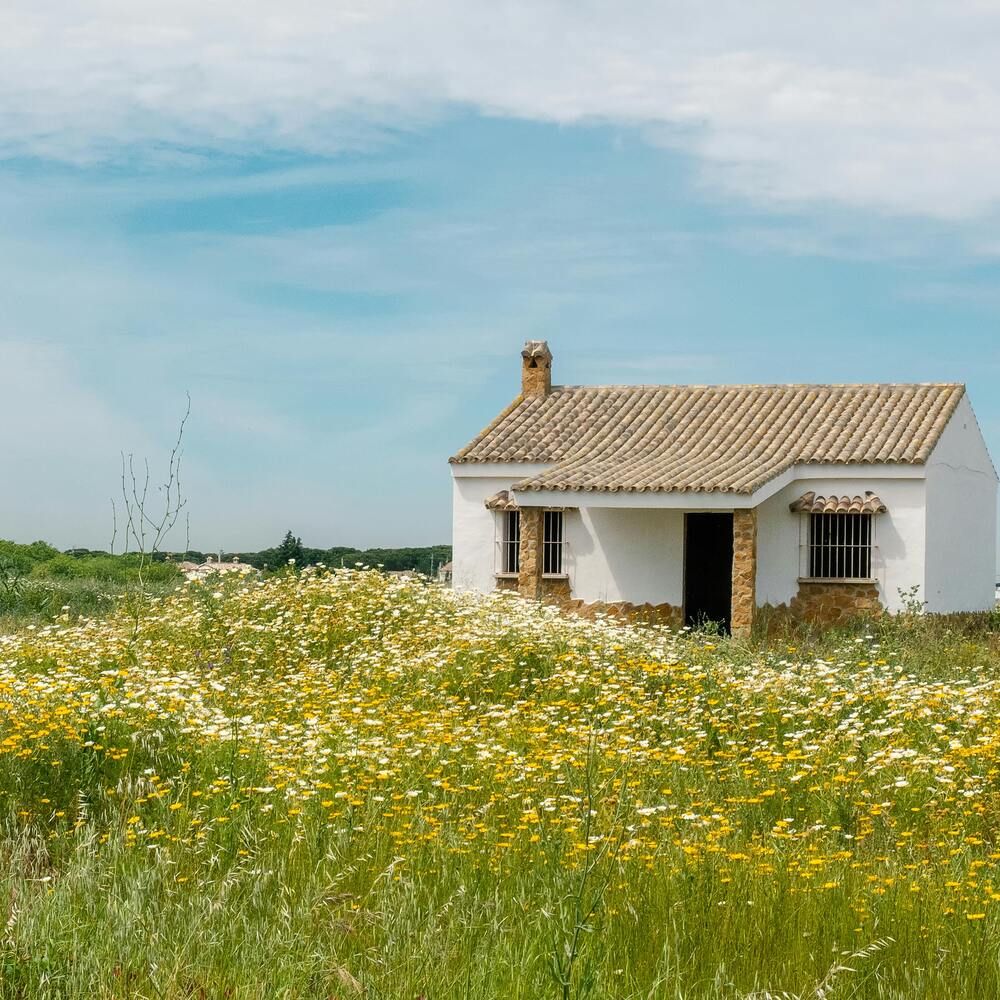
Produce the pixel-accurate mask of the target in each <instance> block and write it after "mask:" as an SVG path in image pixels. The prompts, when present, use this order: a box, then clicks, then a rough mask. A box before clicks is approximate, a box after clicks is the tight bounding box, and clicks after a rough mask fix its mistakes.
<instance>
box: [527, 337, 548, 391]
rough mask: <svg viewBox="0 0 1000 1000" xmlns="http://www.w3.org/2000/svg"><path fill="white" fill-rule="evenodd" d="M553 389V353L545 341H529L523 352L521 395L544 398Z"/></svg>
mask: <svg viewBox="0 0 1000 1000" xmlns="http://www.w3.org/2000/svg"><path fill="white" fill-rule="evenodd" d="M551 388H552V352H551V351H550V350H549V345H548V343H547V342H546V341H544V340H529V341H528V342H527V343H526V344H525V345H524V350H523V351H521V395H522V396H524V397H525V398H531V397H539V398H541V397H543V396H547V395H548V394H549V390H550V389H551Z"/></svg>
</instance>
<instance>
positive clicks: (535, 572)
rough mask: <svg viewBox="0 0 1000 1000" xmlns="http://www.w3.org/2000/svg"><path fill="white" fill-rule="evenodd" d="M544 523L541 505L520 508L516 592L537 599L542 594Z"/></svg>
mask: <svg viewBox="0 0 1000 1000" xmlns="http://www.w3.org/2000/svg"><path fill="white" fill-rule="evenodd" d="M544 525H545V516H544V511H543V509H542V508H541V507H522V508H521V543H520V546H519V548H518V567H519V570H518V576H517V592H518V593H519V594H520V595H521V596H522V597H531V598H533V599H534V600H536V601H537V600H539V599H540V598H541V596H542V591H543V587H542V532H543V531H544V530H545V529H544Z"/></svg>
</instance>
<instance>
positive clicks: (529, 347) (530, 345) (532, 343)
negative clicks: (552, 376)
mask: <svg viewBox="0 0 1000 1000" xmlns="http://www.w3.org/2000/svg"><path fill="white" fill-rule="evenodd" d="M521 357H522V358H524V359H525V361H528V360H530V359H531V358H551V357H552V352H551V351H550V350H549V342H548V341H547V340H528V341H525V344H524V350H523V351H521Z"/></svg>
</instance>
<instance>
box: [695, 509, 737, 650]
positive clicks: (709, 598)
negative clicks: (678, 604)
mask: <svg viewBox="0 0 1000 1000" xmlns="http://www.w3.org/2000/svg"><path fill="white" fill-rule="evenodd" d="M732 601H733V515H732V514H687V515H685V518H684V624H685V625H692V626H699V625H705V624H706V623H707V622H715V623H717V624H718V625H720V626H721V628H722V630H723V631H725V632H728V631H729V626H730V617H731V615H732Z"/></svg>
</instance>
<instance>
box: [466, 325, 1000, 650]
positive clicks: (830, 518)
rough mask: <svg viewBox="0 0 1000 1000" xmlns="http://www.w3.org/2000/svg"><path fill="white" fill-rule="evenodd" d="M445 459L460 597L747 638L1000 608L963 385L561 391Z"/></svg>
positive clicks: (528, 363)
mask: <svg viewBox="0 0 1000 1000" xmlns="http://www.w3.org/2000/svg"><path fill="white" fill-rule="evenodd" d="M521 359H522V360H521V392H520V394H519V395H518V396H517V397H516V398H515V399H514V401H513V402H512V403H511V404H510V405H509V406H508V407H507V408H506V409H505V410H504V411H503V412H502V413H501V414H500V415H499V416H498V417H497V418H496V419H495V420H494V421H493V422H492V423H490V424H489V426H487V427H486V429H485V430H483V431H482V432H480V433H479V434H477V435H476V437H475V438H474V439H473V440H472V441H471V442H470V443H469V444H468V445H466V446H465V447H464V448H463V449H462V450H461V451H459V452H458V454H457V455H455V456H454V457H453V458H452V459H451V471H452V477H453V482H454V527H453V534H454V538H453V546H454V557H453V559H454V586H455V587H456V589H458V590H480V591H490V590H494V589H498V588H502V589H511V590H517V591H518V592H520V593H521V594H522V595H524V596H529V597H534V598H546V599H550V600H555V601H559V602H561V603H566V604H570V605H573V606H577V607H579V606H581V605H597V606H598V607H601V606H608V605H611V606H614V607H615V608H616V609H621V610H631V609H633V608H636V607H637V606H642V608H643V609H644V610H645V611H647V612H655V614H656V616H657V617H659V618H661V620H666V621H669V622H672V623H674V624H681V623H696V622H699V621H702V620H705V619H709V620H712V621H717V622H722V623H723V624H724V625H725V626H726V627H729V628H731V629H732V631H733V632H737V633H745V632H746V631H747V630H749V628H750V627H751V625H752V622H753V619H754V616H755V614H756V612H757V609H758V608H760V607H762V606H764V605H771V606H774V607H778V608H784V610H785V612H787V613H788V614H791V615H792V616H794V617H801V618H807V619H813V620H821V621H830V620H841V619H844V618H847V617H850V616H851V615H854V614H858V613H861V612H868V611H874V610H877V609H879V608H886V609H888V610H890V611H896V610H902V609H903V608H905V607H907V606H909V602H912V601H914V600H916V601H920V602H926V607H927V609H928V610H930V611H941V612H948V611H979V610H983V609H986V608H992V607H993V606H994V604H995V601H996V504H997V474H996V471H995V470H994V467H993V464H992V462H991V460H990V456H989V453H988V451H987V449H986V444H985V442H984V440H983V436H982V433H981V432H980V429H979V424H978V423H977V421H976V416H975V414H974V413H973V411H972V406H971V405H970V403H969V398H968V395H967V393H966V391H965V386H964V385H958V384H951V383H935V384H919V385H912V384H910V385H714V386H697V385H637V386H626V385H598V386H560V385H552V354H551V352H550V351H549V348H548V345H547V344H546V343H545V341H529V342H528V343H527V345H526V346H525V348H524V350H523V351H522V352H521Z"/></svg>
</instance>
